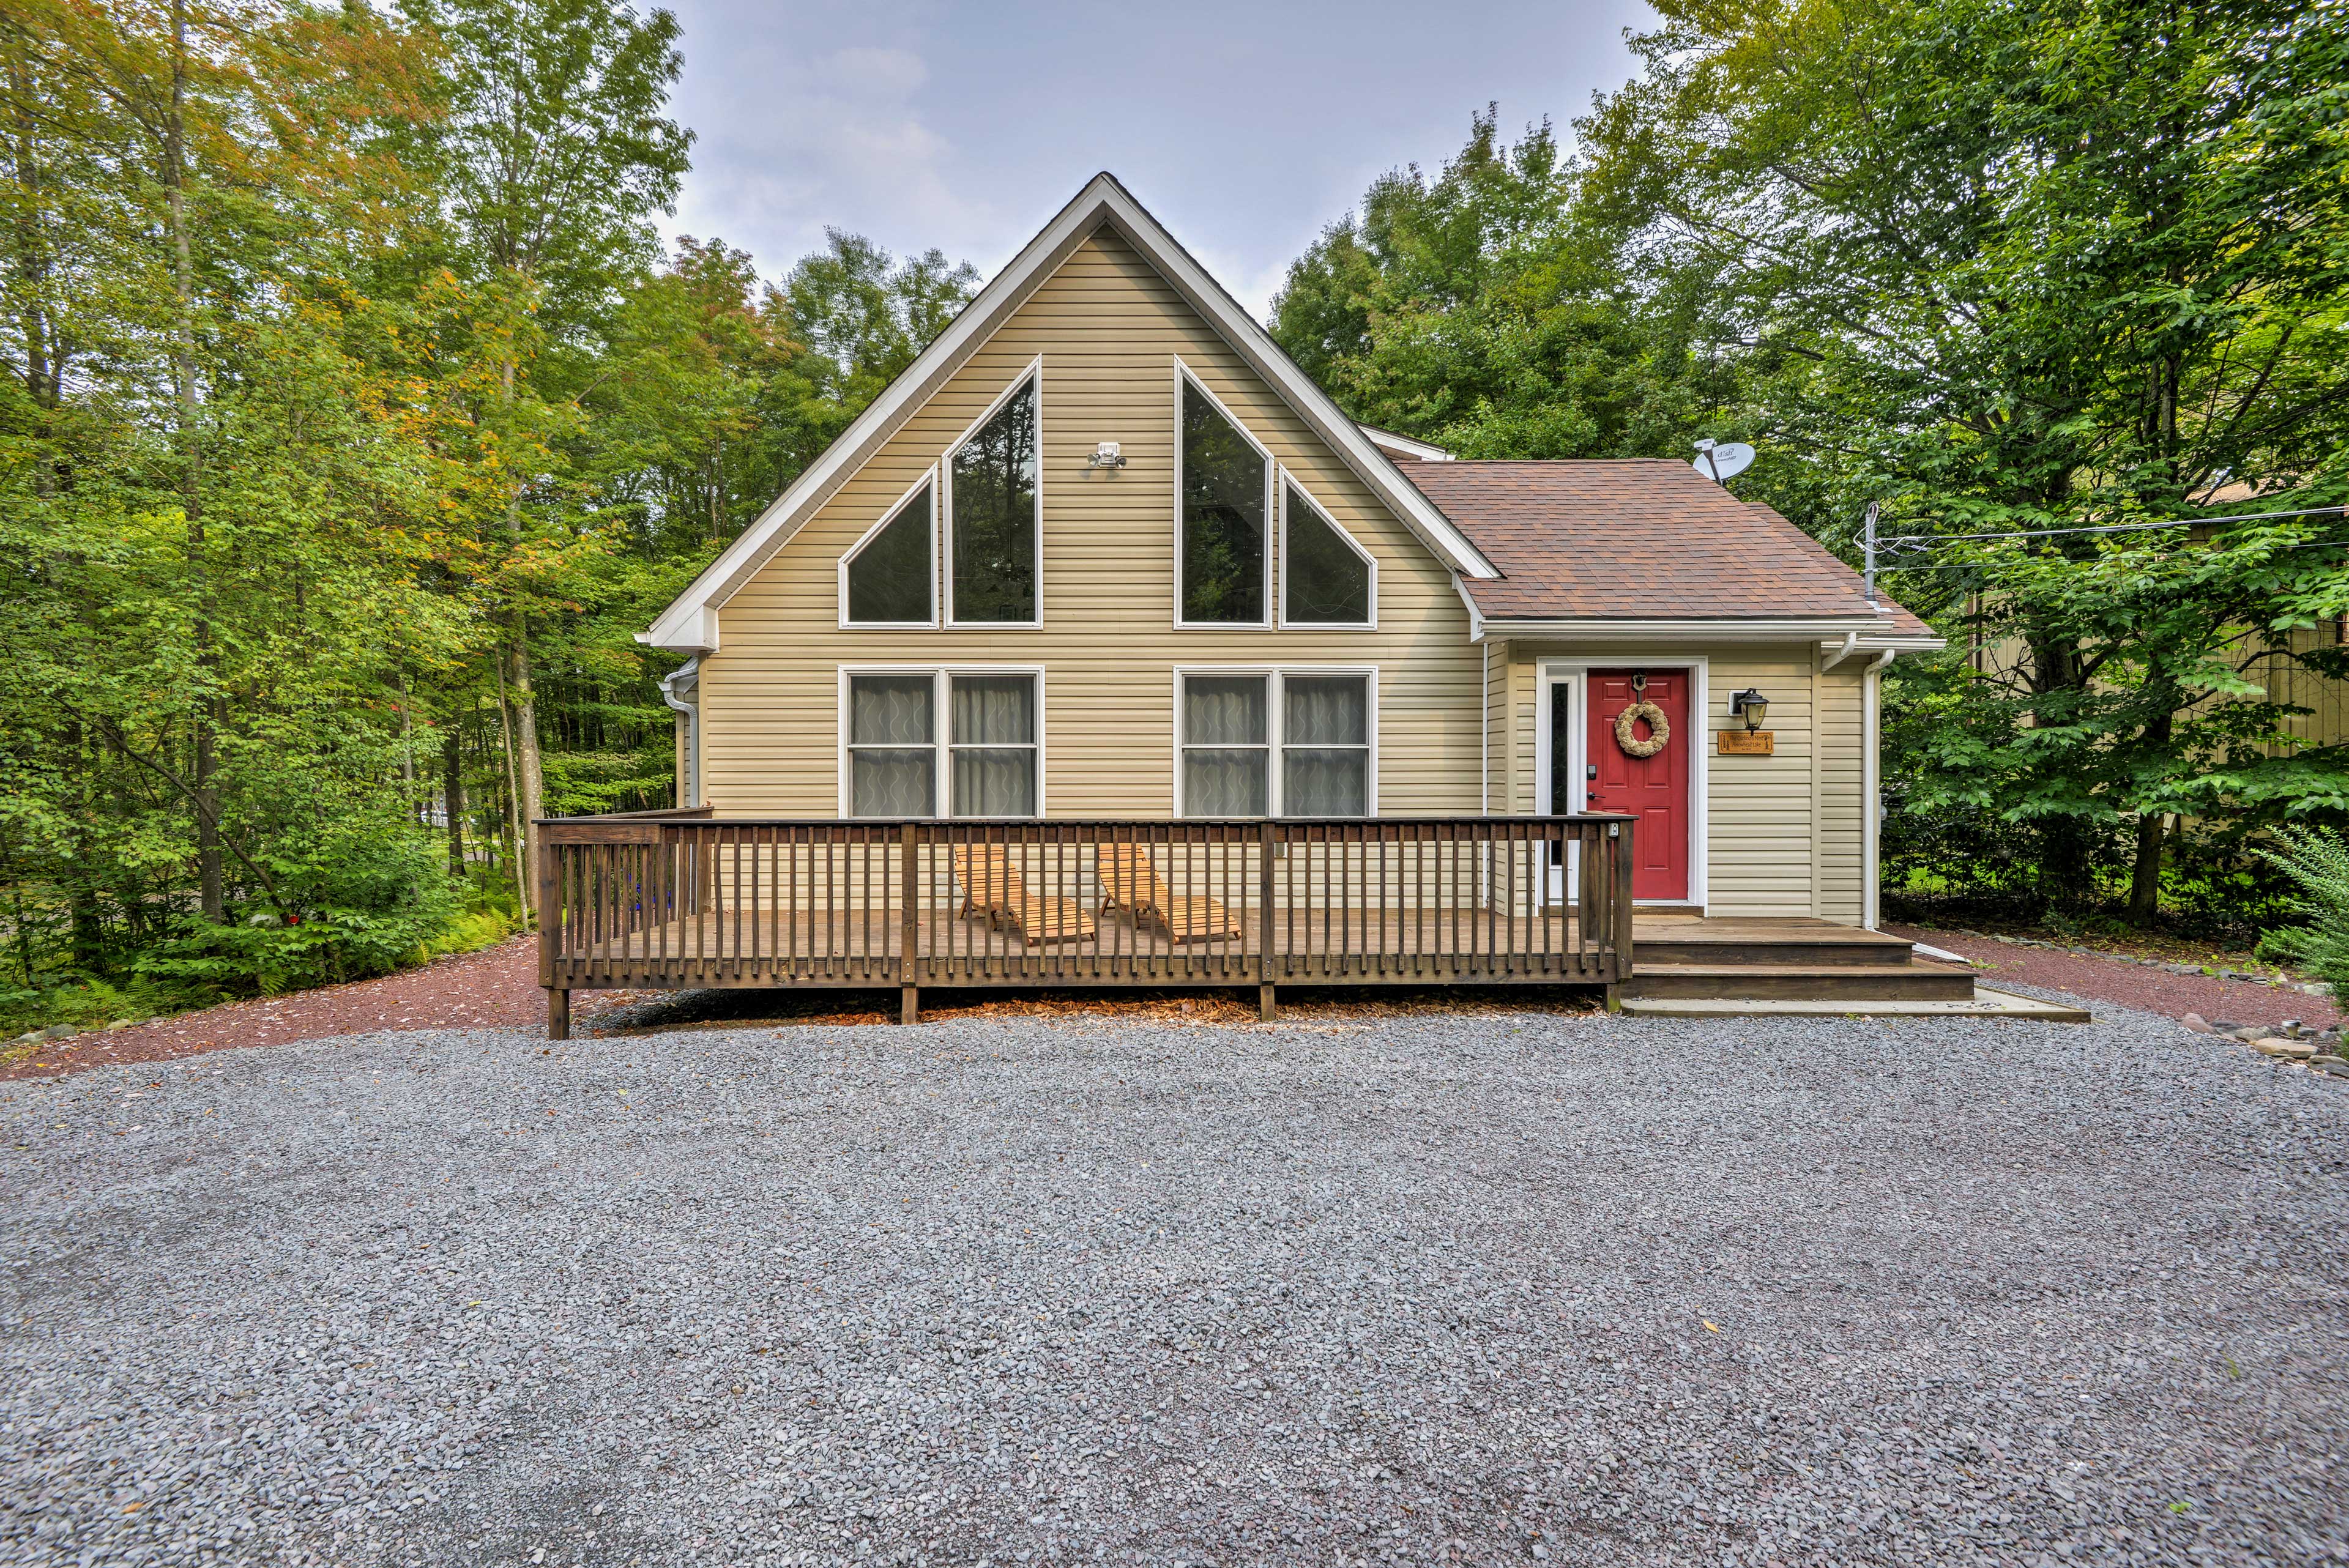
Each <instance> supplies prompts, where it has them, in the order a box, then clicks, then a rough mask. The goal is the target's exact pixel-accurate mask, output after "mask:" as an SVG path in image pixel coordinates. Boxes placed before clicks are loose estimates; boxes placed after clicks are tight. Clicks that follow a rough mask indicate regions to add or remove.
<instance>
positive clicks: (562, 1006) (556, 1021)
mask: <svg viewBox="0 0 2349 1568" xmlns="http://www.w3.org/2000/svg"><path fill="white" fill-rule="evenodd" d="M546 1037H547V1038H548V1039H550V1040H567V1039H569V1038H570V1037H571V993H570V992H568V991H565V990H564V988H563V987H562V986H560V985H549V986H548V987H547V988H546Z"/></svg>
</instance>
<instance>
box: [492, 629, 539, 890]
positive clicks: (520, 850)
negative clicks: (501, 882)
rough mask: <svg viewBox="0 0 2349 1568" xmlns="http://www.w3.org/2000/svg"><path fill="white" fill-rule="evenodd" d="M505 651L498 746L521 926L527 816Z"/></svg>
mask: <svg viewBox="0 0 2349 1568" xmlns="http://www.w3.org/2000/svg"><path fill="white" fill-rule="evenodd" d="M505 658H506V655H505V650H504V649H503V648H500V649H498V650H497V660H498V727H499V730H500V732H501V735H500V741H501V744H500V746H499V749H500V750H501V751H502V752H504V753H505V759H506V799H507V801H508V802H509V806H510V809H511V810H512V822H513V831H512V844H513V879H514V900H515V902H516V903H517V904H519V905H520V907H521V909H522V920H523V924H524V925H528V924H529V923H530V865H531V859H530V844H531V832H530V819H529V818H528V817H526V816H524V815H523V796H522V784H521V782H520V780H519V779H518V778H517V776H516V773H515V769H514V723H515V720H514V710H513V708H512V705H510V704H509V703H508V702H507V700H506V673H505Z"/></svg>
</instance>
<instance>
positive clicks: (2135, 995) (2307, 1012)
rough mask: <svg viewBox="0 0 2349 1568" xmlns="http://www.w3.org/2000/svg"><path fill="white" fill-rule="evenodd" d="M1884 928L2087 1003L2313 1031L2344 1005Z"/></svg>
mask: <svg viewBox="0 0 2349 1568" xmlns="http://www.w3.org/2000/svg"><path fill="white" fill-rule="evenodd" d="M1884 929H1885V930H1887V931H1889V932H1890V933H1891V934H1893V935H1895V936H1905V937H1907V938H1908V939H1909V941H1911V942H1922V943H1926V944H1930V945H1931V946H1934V947H1939V948H1940V949H1942V950H1943V951H1944V952H1948V953H1955V954H1959V955H1960V956H1961V957H1962V958H1964V959H1965V960H1966V961H1967V962H1968V963H1970V964H1971V965H1973V966H1974V967H1975V968H1977V969H1979V970H1981V971H1982V979H1983V980H1984V981H1986V982H1987V983H1989V984H1990V985H2002V984H2006V985H2033V986H2037V987H2039V988H2040V989H2042V990H2046V991H2061V992H2064V993H2065V994H2066V995H2073V996H2077V997H2079V998H2080V999H2081V1000H2083V1001H2085V1002H2090V1003H2095V1002H2104V1003H2108V1004H2110V1005H2112V1006H2116V1007H2134V1008H2136V1009H2137V1010H2138V1011H2139V1012H2144V1013H2159V1014H2163V1015H2165V1016H2168V1017H2172V1018H2183V1017H2184V1016H2186V1015H2187V1014H2189V1013H2197V1014H2199V1015H2200V1016H2202V1018H2203V1020H2204V1021H2205V1022H2207V1023H2213V1024H2219V1023H2227V1024H2280V1023H2282V1022H2283V1020H2285V1019H2286V1018H2298V1019H2299V1020H2300V1021H2301V1022H2302V1023H2303V1024H2305V1025H2307V1026H2309V1027H2310V1028H2312V1029H2322V1028H2326V1027H2329V1026H2332V1025H2334V1024H2338V1023H2339V1022H2341V1018H2342V1015H2341V1010H2340V1009H2339V1008H2338V1007H2336V1006H2333V1003H2332V1002H2331V1001H2330V1000H2329V999H2327V998H2325V997H2323V996H2312V995H2309V994H2308V993H2307V992H2305V991H2302V990H2298V989H2292V988H2287V987H2284V986H2279V985H2257V984H2254V983H2253V982H2251V981H2249V980H2221V979H2220V978H2218V977H2217V976H2215V975H2172V974H2171V973H2169V971H2168V970H2166V969H2158V968H2155V967H2153V966H2152V965H2146V964H2132V963H2130V962H2129V961H2128V960H2127V959H2125V958H2083V957H2081V956H2079V955H2078V954H2073V953H2059V952H2054V951H2052V950H2050V949H2048V948H2044V947H2017V946H2014V945H2012V944H2008V943H2004V942H1986V941H1984V940H1982V938H1981V937H1979V936H1967V935H1964V934H1961V933H1959V932H1955V931H1933V930H1930V929H1928V928H1926V927H1923V926H1916V925H1887V926H1886V927H1885V928H1884Z"/></svg>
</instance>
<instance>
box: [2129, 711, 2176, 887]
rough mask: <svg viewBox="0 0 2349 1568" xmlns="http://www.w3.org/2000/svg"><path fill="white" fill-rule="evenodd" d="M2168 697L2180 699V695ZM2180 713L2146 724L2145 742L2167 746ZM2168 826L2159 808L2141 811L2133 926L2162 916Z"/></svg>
mask: <svg viewBox="0 0 2349 1568" xmlns="http://www.w3.org/2000/svg"><path fill="white" fill-rule="evenodd" d="M2154 690H2156V691H2157V692H2160V691H2167V690H2168V683H2167V682H2166V681H2164V682H2162V683H2160V684H2158V685H2156V686H2155V687H2154ZM2168 700H2170V701H2176V700H2177V694H2174V693H2173V694H2171V695H2170V696H2168ZM2177 724H2178V716H2177V715H2176V714H2175V713H2174V712H2173V713H2165V714H2162V715H2160V716H2159V717H2156V718H2154V719H2152V720H2151V721H2149V722H2148V723H2147V725H2146V727H2145V743H2146V746H2147V749H2148V750H2158V749H2159V748H2164V747H2167V746H2168V744H2169V742H2170V738H2171V737H2172V736H2173V735H2175V734H2176V732H2177ZM2167 831H2168V818H2167V817H2166V816H2165V815H2164V814H2163V813H2162V812H2159V811H2140V812H2138V813H2137V859H2136V861H2135V863H2134V864H2132V865H2131V866H2130V867H2129V896H2128V921H2129V923H2130V924H2131V925H2139V926H2149V925H2151V924H2152V923H2154V922H2155V921H2157V920H2158V919H2159V918H2160V917H2161V851H2162V844H2163V841H2164V839H2165V837H2166V836H2167Z"/></svg>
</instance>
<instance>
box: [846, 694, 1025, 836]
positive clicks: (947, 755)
mask: <svg viewBox="0 0 2349 1568" xmlns="http://www.w3.org/2000/svg"><path fill="white" fill-rule="evenodd" d="M853 676H929V677H930V681H931V686H930V722H931V726H932V738H931V740H930V742H929V746H930V749H931V750H932V751H933V752H934V753H936V761H935V763H934V764H933V772H932V779H931V786H930V800H931V803H932V805H933V806H934V807H935V808H936V809H935V810H933V811H932V812H931V814H930V815H929V816H928V817H927V818H926V819H923V820H927V821H933V822H944V821H962V822H1027V821H1039V820H1042V818H1043V816H1044V810H1045V801H1044V779H1045V777H1046V769H1045V751H1044V736H1045V726H1044V705H1045V693H1044V666H1043V665H970V664H954V665H937V664H885V665H840V666H839V673H838V696H837V697H836V698H835V701H836V704H837V707H838V708H839V717H838V731H839V739H838V742H837V745H838V752H839V755H838V758H837V761H836V766H837V768H838V770H839V784H840V800H839V805H838V807H837V812H838V815H839V817H840V819H841V820H843V821H860V822H886V821H895V820H899V819H896V818H893V817H859V816H857V815H856V813H855V810H854V785H853V782H852V780H851V779H850V776H849V770H848V751H849V747H848V683H849V680H850V678H851V677H853ZM955 676H1029V677H1030V678H1031V679H1033V680H1034V681H1035V683H1036V740H1035V746H1036V814H1035V816H1034V817H957V816H955V815H954V710H953V700H954V677H955Z"/></svg>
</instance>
